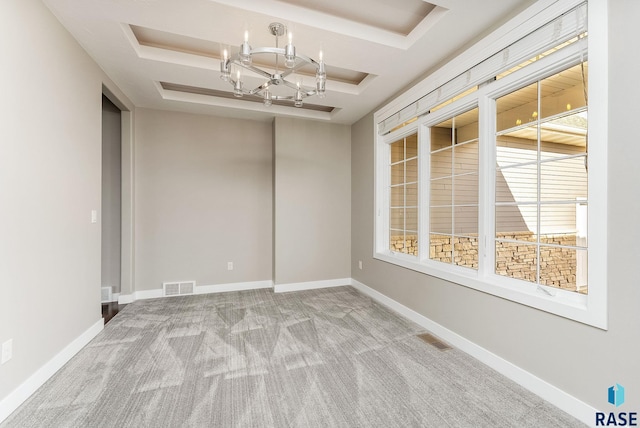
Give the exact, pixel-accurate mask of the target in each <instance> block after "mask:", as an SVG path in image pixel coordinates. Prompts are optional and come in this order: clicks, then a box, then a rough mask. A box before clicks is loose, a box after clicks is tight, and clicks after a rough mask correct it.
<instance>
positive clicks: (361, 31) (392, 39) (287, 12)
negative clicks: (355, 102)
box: [210, 0, 448, 50]
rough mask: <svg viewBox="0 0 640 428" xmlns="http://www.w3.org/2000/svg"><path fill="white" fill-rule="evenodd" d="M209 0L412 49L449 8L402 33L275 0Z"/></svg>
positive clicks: (436, 11)
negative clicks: (405, 34) (406, 32)
mask: <svg viewBox="0 0 640 428" xmlns="http://www.w3.org/2000/svg"><path fill="white" fill-rule="evenodd" d="M210 1H213V2H215V3H219V4H223V5H226V6H231V7H236V8H240V9H244V10H248V11H251V12H256V13H260V14H263V15H268V16H277V17H279V19H283V20H287V21H291V22H296V23H298V24H303V25H307V26H309V27H314V28H318V29H321V30H325V31H331V32H334V33H337V34H342V35H345V36H349V37H355V38H357V39H361V40H366V41H370V42H374V43H378V44H381V45H385V46H389V47H392V48H397V49H403V50H407V49H409V48H410V47H411V46H412V45H413V44H414V43H415V42H416V41H418V40H419V39H421V38H422V37H423V36H424V35H425V34H426V33H427V31H429V29H431V28H432V27H433V26H434V25H435V24H436V23H437V22H438V21H439V20H440V19H442V18H443V17H444V16H445V15H446V13H447V12H448V9H446V8H444V7H442V6H436V7H435V8H434V9H433V10H432V11H431V12H430V13H429V14H428V15H427V16H426V17H425V18H424V19H423V20H422V21H420V23H419V24H418V25H417V26H416V27H415V28H414V29H413V30H412V31H411V32H410V33H409V34H408V35H407V36H403V35H401V34H398V33H394V32H392V31H387V30H383V29H380V28H377V27H373V26H371V25H366V24H362V23H360V22H355V21H352V20H349V19H345V18H340V17H337V16H334V15H329V14H326V13H322V12H317V11H314V10H309V9H306V8H304V7H300V6H294V5H291V4H289V3H281V2H278V1H274V0H210Z"/></svg>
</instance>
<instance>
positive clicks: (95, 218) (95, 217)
mask: <svg viewBox="0 0 640 428" xmlns="http://www.w3.org/2000/svg"><path fill="white" fill-rule="evenodd" d="M97 222H98V211H97V210H91V223H97Z"/></svg>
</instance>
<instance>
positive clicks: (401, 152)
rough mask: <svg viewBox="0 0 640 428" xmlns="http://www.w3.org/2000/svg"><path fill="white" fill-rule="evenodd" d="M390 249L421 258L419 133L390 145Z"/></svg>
mask: <svg viewBox="0 0 640 428" xmlns="http://www.w3.org/2000/svg"><path fill="white" fill-rule="evenodd" d="M389 152H390V156H389V158H390V164H389V171H390V176H391V182H390V186H389V199H390V204H389V205H390V206H389V219H390V221H389V223H390V224H389V250H390V251H395V252H400V253H405V254H410V255H412V256H417V255H418V134H417V133H413V134H411V135H409V136H407V137H404V138H400V139H399V140H396V141H393V142H392V143H391V144H389Z"/></svg>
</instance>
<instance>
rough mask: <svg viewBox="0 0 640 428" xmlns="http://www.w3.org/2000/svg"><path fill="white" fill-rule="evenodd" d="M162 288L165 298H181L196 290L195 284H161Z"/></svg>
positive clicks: (185, 282)
mask: <svg viewBox="0 0 640 428" xmlns="http://www.w3.org/2000/svg"><path fill="white" fill-rule="evenodd" d="M162 288H163V290H164V295H165V296H183V295H185V294H193V292H194V291H195V288H196V282H195V281H183V282H163V283H162Z"/></svg>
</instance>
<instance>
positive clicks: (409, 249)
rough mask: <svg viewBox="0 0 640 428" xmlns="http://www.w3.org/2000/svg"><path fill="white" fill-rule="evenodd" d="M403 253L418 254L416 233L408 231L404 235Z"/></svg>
mask: <svg viewBox="0 0 640 428" xmlns="http://www.w3.org/2000/svg"><path fill="white" fill-rule="evenodd" d="M401 252H402V253H405V254H411V255H412V256H417V255H418V237H417V235H416V234H411V233H410V232H407V234H406V235H405V237H404V247H403V248H402V250H401Z"/></svg>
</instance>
